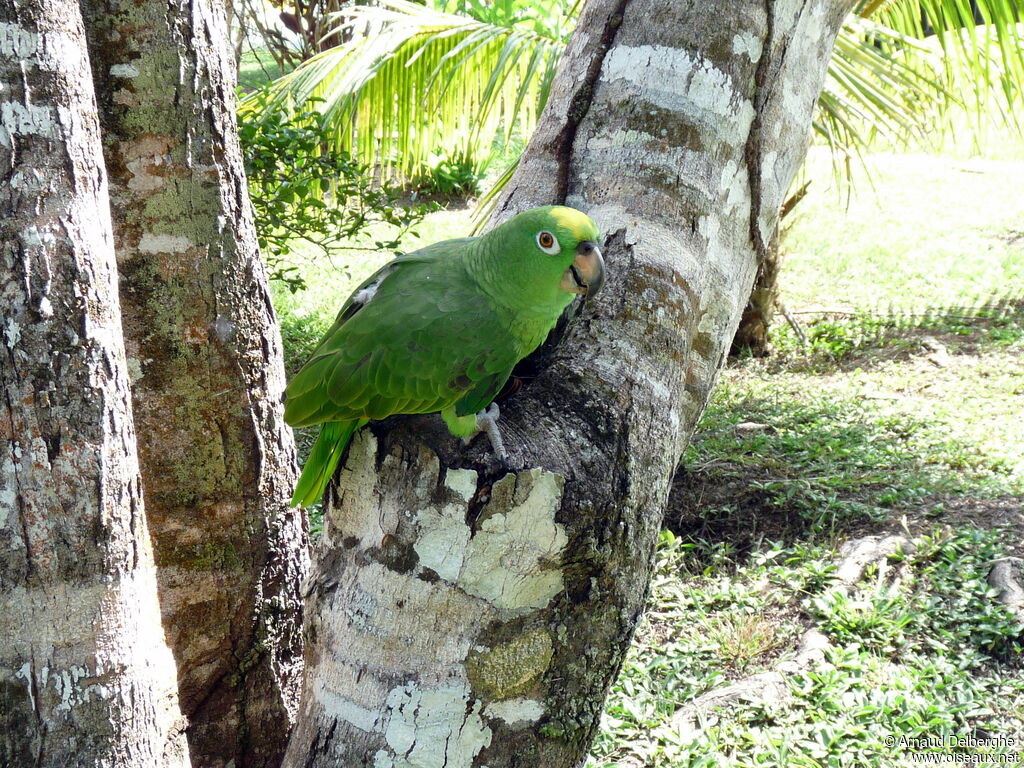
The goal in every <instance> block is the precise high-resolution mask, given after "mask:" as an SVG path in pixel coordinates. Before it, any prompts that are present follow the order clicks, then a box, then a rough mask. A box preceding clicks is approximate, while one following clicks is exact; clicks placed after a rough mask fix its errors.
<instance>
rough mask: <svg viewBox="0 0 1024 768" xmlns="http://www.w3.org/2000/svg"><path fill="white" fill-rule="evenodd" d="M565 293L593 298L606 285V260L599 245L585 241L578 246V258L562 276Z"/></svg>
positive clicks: (561, 284) (562, 286)
mask: <svg viewBox="0 0 1024 768" xmlns="http://www.w3.org/2000/svg"><path fill="white" fill-rule="evenodd" d="M559 285H560V286H561V288H562V290H563V291H568V292H569V293H582V294H584V295H585V296H586V298H588V299H591V298H593V297H594V296H595V295H596V294H597V292H598V291H600V290H601V286H602V285H604V259H603V258H602V257H601V249H600V248H598V247H597V243H595V242H593V241H591V240H584V241H583V242H582V243H580V244H579V245H578V246H576V258H575V259H573V261H572V264H570V265H569V268H568V269H567V270H565V274H563V275H562V282H561V283H559Z"/></svg>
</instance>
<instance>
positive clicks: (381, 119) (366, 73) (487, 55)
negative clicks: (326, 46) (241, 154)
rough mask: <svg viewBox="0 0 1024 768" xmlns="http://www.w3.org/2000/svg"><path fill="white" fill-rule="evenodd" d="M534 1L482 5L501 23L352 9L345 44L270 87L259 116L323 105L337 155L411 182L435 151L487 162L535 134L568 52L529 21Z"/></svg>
mask: <svg viewBox="0 0 1024 768" xmlns="http://www.w3.org/2000/svg"><path fill="white" fill-rule="evenodd" d="M535 5H536V4H535V3H524V2H504V3H497V4H494V5H493V6H492V5H488V6H486V7H483V8H482V9H481V11H482V12H483V11H489V12H491V14H492V15H494V16H495V17H496V20H497V21H499V22H502V21H503V22H507V25H505V26H503V25H501V24H498V23H495V22H494V21H488V20H479V19H476V18H473V17H471V16H466V15H462V14H456V13H449V12H447V11H445V10H439V9H436V8H431V7H427V6H422V5H417V4H415V3H411V2H406V1H405V0H383V2H381V4H380V5H379V6H377V7H365V6H358V7H354V8H351V9H349V10H347V11H345V12H344V15H339V19H338V24H339V25H340V26H342V27H344V28H345V29H346V30H349V33H350V34H351V36H352V39H351V41H350V42H348V43H346V44H344V45H341V46H338V47H336V48H332V49H330V50H328V51H325V52H323V53H321V54H319V55H317V56H314V57H312V58H310V59H309V60H308V61H306V62H304V63H303V64H302V65H301V66H299V67H298V68H297V69H296V70H295V71H293V72H291V73H289V74H287V75H285V76H283V77H281V78H279V79H278V80H277V81H275V83H274V85H273V89H272V91H271V94H270V98H269V100H268V102H267V104H266V105H265V107H264V108H269V109H291V108H293V107H294V105H296V104H300V103H304V102H307V101H308V100H310V99H322V101H320V102H319V110H320V112H321V114H322V116H323V120H324V123H325V125H328V126H329V127H330V129H331V135H332V137H333V147H332V149H333V150H335V151H340V152H345V153H348V154H350V155H352V156H353V157H355V158H356V159H357V160H358V161H359V162H361V163H366V164H376V165H379V166H381V168H382V170H383V172H384V173H385V174H389V173H392V172H397V173H398V174H400V175H402V176H405V177H410V176H414V175H415V174H416V173H418V172H421V171H422V170H423V168H424V167H425V165H426V164H427V162H428V159H429V158H430V156H431V155H432V154H434V153H442V154H447V155H449V156H469V157H476V158H482V157H486V156H487V155H489V154H490V152H491V147H492V145H493V143H494V142H495V140H497V141H498V142H504V141H506V140H507V139H508V137H509V135H510V133H511V132H512V130H513V129H518V130H519V131H521V132H523V133H524V134H528V133H529V132H530V131H532V130H533V127H534V125H535V124H536V120H537V116H538V115H539V113H540V110H541V109H543V105H544V103H545V101H546V99H547V94H548V91H549V90H550V85H551V81H552V79H553V78H554V72H555V67H556V66H557V63H558V59H559V57H560V56H561V53H562V50H563V48H564V40H563V39H561V38H556V37H552V36H551V31H550V30H551V27H549V26H546V25H544V24H540V23H538V21H537V20H536V19H534V18H533V17H531V16H530V15H529V14H528V13H524V11H529V10H530V9H531V7H533V6H535ZM495 8H497V10H498V11H505V13H504V15H497V14H495ZM555 29H556V32H557V31H558V28H557V27H555ZM248 106H253V105H248V104H246V105H243V108H246V107H248Z"/></svg>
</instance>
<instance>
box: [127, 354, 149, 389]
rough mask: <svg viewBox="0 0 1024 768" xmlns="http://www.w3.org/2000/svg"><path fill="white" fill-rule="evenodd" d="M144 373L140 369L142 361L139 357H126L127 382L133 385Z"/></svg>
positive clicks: (140, 379)
mask: <svg viewBox="0 0 1024 768" xmlns="http://www.w3.org/2000/svg"><path fill="white" fill-rule="evenodd" d="M144 375H145V374H144V373H143V370H142V361H140V360H139V359H137V358H134V357H129V358H128V381H129V383H130V384H132V385H134V384H136V383H137V382H139V381H142V377H143V376H144Z"/></svg>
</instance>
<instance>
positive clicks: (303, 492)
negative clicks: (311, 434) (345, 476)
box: [292, 419, 366, 507]
mask: <svg viewBox="0 0 1024 768" xmlns="http://www.w3.org/2000/svg"><path fill="white" fill-rule="evenodd" d="M364 424H366V419H360V420H358V421H355V420H353V421H328V422H325V423H324V425H323V426H322V427H321V428H320V434H319V435H317V438H316V442H315V443H313V450H312V451H310V452H309V458H308V459H306V463H305V465H304V466H303V467H302V474H301V475H299V481H298V482H297V483H296V484H295V493H294V494H292V506H293V507H295V506H299V505H302V506H303V507H309V506H312V505H313V504H315V503H316V502H317V501H319V500H320V497H321V496H323V495H324V489H325V488H327V483H328V482H330V480H331V478H332V477H334V470H335V469H337V467H338V461H339V460H340V459H341V454H342V453H344V452H345V446H346V445H348V441H349V440H351V439H352V435H353V433H354V432H355V431H356V430H357V429H359V428H360V427H361V426H363V425H364Z"/></svg>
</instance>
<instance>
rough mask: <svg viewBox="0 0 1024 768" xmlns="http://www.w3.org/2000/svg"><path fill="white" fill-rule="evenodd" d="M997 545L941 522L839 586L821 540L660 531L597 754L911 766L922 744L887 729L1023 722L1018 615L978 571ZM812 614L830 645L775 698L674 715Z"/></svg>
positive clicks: (594, 762)
mask: <svg viewBox="0 0 1024 768" xmlns="http://www.w3.org/2000/svg"><path fill="white" fill-rule="evenodd" d="M1000 551H1001V547H1000V544H999V541H998V537H997V535H996V534H994V533H992V532H985V531H979V530H976V529H970V528H967V529H964V530H961V531H959V532H953V533H951V532H937V533H935V534H934V535H932V536H929V537H926V538H925V539H924V540H923V542H922V547H921V548H920V549H919V550H918V551H917V552H916V553H915V554H913V555H912V556H909V557H906V558H905V559H904V560H903V562H901V563H899V565H900V567H901V569H902V575H901V578H900V579H899V580H896V581H886V580H883V579H881V578H878V575H877V574H874V575H869V576H868V577H867V578H865V579H864V580H863V581H861V582H860V583H859V584H857V585H856V589H855V590H853V592H852V594H850V595H846V594H844V593H843V592H840V591H838V590H836V589H834V588H832V587H830V579H831V577H832V575H833V572H832V569H833V566H832V562H833V557H834V555H835V552H834V549H833V548H832V547H830V546H829V545H827V544H817V545H808V544H806V543H796V544H789V545H786V544H781V543H778V542H766V543H764V544H763V545H762V546H761V547H760V548H759V549H758V550H757V552H756V553H753V554H752V555H751V556H749V557H746V558H744V559H743V560H742V562H740V561H737V560H735V559H734V557H733V555H732V553H730V552H729V551H728V545H727V544H725V543H724V542H723V543H718V544H696V543H694V542H692V541H686V540H685V539H683V538H680V537H676V536H674V535H673V534H671V533H666V534H664V535H663V537H662V545H661V548H660V550H659V559H658V570H657V573H656V576H655V580H654V584H653V592H652V597H651V609H650V610H649V611H648V613H647V615H646V616H645V618H644V619H643V622H642V624H641V626H640V628H639V630H638V632H637V637H636V641H635V642H634V644H633V646H632V648H631V649H630V652H629V654H628V656H627V659H626V662H625V664H624V666H623V669H622V672H621V674H620V676H619V680H618V681H617V683H616V684H615V685H614V686H613V689H612V693H611V696H610V698H609V700H608V703H607V706H606V709H605V715H604V718H603V722H602V726H603V727H602V731H601V735H600V736H599V737H598V740H597V742H596V743H595V745H594V747H593V750H592V754H591V758H590V762H589V765H590V766H592V767H595V768H596V767H597V766H639V765H650V766H657V767H659V768H660V767H661V766H666V767H667V766H672V767H673V768H675V767H677V766H721V765H730V766H780V767H787V768H788V766H851V768H852V767H854V766H858V767H859V766H904V765H910V764H912V757H911V754H910V753H911V752H912V751H913V750H910V749H906V748H902V747H900V746H898V745H892V746H890V744H889V743H887V742H886V738H887V737H896V738H898V737H901V736H902V737H904V738H906V739H925V738H942V737H950V736H957V737H965V736H970V735H976V736H984V735H986V734H988V735H993V736H995V735H1003V736H1010V737H1012V736H1013V735H1015V734H1018V735H1019V734H1021V733H1024V678H1022V676H1021V674H1020V672H1021V668H1020V665H1019V664H1020V651H1021V632H1022V630H1024V627H1022V626H1021V625H1020V624H1019V623H1018V622H1017V621H1016V620H1015V619H1014V618H1013V617H1012V616H1011V615H1010V613H1009V612H1008V611H1007V610H1006V609H1005V607H1003V606H1002V605H1001V604H1000V603H998V602H997V601H995V600H994V595H993V590H992V589H991V587H989V586H988V585H987V584H986V583H985V581H984V579H983V577H982V576H981V575H980V574H983V573H984V572H985V570H986V569H987V567H988V564H989V563H990V561H991V560H992V559H993V558H995V557H997V556H998V555H999V553H1000ZM709 562H714V563H716V565H715V566H713V567H711V568H708V566H707V564H708V563H709ZM808 624H815V625H817V626H818V627H819V628H820V629H821V631H822V632H823V634H824V635H825V637H826V638H827V639H828V641H829V643H830V646H829V648H828V649H827V650H826V651H825V652H824V659H823V660H822V661H821V662H819V663H817V664H815V665H813V666H812V667H810V668H807V669H805V670H803V671H801V672H798V673H797V674H794V675H792V676H791V677H790V678H789V679H788V680H787V683H786V687H787V690H786V692H785V694H786V695H785V696H784V697H783V698H782V699H780V700H776V701H772V702H768V703H765V702H760V701H751V702H747V703H741V704H739V705H738V706H736V707H734V708H732V709H731V710H730V711H726V712H722V713H720V714H718V715H713V716H711V717H709V718H708V721H707V722H706V723H705V727H704V729H703V730H702V731H700V732H699V733H697V734H694V733H692V732H689V731H688V730H686V729H683V728H680V727H679V725H678V724H677V723H674V722H673V720H672V715H673V714H674V713H675V712H676V711H677V710H678V709H679V708H680V707H681V706H683V705H685V704H686V703H687V702H689V701H692V700H693V699H694V698H696V697H697V696H699V695H700V694H702V693H706V692H708V691H710V690H713V689H716V688H719V687H721V686H722V685H723V684H725V683H728V682H730V681H732V680H733V679H735V678H737V677H739V676H741V675H743V674H749V673H750V672H760V671H766V670H769V669H772V668H774V667H775V666H776V665H777V664H778V663H779V661H780V660H785V659H787V658H789V657H791V656H792V651H791V650H789V649H788V648H787V646H792V645H793V644H794V643H795V640H796V638H797V637H798V635H799V633H800V632H801V631H802V630H803V628H804V626H806V625H808ZM751 626H754V627H756V628H757V629H756V632H754V633H751V632H750V631H749V630H747V631H738V630H739V628H743V627H751ZM716 627H718V628H721V627H728V628H731V630H732V631H730V632H729V633H728V634H729V635H730V637H729V639H728V640H726V639H725V638H724V637H722V636H721V635H720V634H718V633H717V632H716V629H715V628H716ZM751 638H754V640H753V641H751ZM737 647H739V648H741V649H742V654H741V656H740V658H742V660H743V663H742V664H741V665H740V664H737V654H736V648H737ZM780 647H782V648H783V650H782V651H781V652H780ZM937 751H942V750H937ZM970 751H976V750H965V752H970ZM994 751H996V752H997V753H998V752H1000V751H1001V752H1011V753H1012V752H1013V751H1014V750H1012V749H1010V750H1007V749H1001V750H1000V749H996V750H994Z"/></svg>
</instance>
